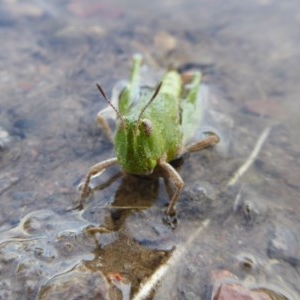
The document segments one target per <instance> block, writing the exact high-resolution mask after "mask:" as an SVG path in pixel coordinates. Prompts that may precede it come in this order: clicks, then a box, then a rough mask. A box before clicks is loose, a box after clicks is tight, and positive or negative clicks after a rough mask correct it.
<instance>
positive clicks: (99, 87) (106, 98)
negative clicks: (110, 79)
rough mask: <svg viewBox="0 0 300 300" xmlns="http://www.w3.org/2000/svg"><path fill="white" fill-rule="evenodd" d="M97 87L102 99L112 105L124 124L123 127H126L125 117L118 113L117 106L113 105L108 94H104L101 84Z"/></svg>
mask: <svg viewBox="0 0 300 300" xmlns="http://www.w3.org/2000/svg"><path fill="white" fill-rule="evenodd" d="M96 86H97V88H98V90H99V92H100V93H101V95H102V97H103V98H104V99H105V100H106V102H107V103H108V104H109V105H110V107H111V108H112V109H113V110H114V111H115V112H116V114H117V116H118V117H119V119H120V120H121V122H122V125H123V126H124V127H125V122H124V119H123V117H122V116H121V114H120V113H119V112H118V110H117V109H116V108H115V106H114V105H113V104H112V103H111V101H110V100H109V99H108V97H107V96H106V94H105V93H104V91H103V89H102V87H101V86H100V84H98V83H96Z"/></svg>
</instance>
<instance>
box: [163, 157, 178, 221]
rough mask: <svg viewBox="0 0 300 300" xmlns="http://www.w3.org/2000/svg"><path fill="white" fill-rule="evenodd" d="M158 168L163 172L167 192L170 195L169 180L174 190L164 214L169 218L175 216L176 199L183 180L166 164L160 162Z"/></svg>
mask: <svg viewBox="0 0 300 300" xmlns="http://www.w3.org/2000/svg"><path fill="white" fill-rule="evenodd" d="M158 166H159V167H160V168H161V169H163V171H164V180H165V183H166V188H167V192H168V194H169V195H170V194H171V187H170V185H169V180H171V181H173V183H174V185H175V187H176V190H175V192H174V193H173V195H172V197H170V203H169V206H168V208H167V210H166V214H167V215H169V216H173V215H175V204H176V202H177V201H178V198H179V196H180V194H181V192H182V189H183V185H184V183H183V180H182V178H181V177H180V175H179V174H178V172H177V171H176V170H175V169H174V168H173V167H172V166H171V165H170V164H168V163H166V162H162V161H160V162H159V164H158Z"/></svg>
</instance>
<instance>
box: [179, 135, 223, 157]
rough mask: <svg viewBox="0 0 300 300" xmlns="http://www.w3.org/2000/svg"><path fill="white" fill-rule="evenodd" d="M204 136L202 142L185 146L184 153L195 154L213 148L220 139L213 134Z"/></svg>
mask: <svg viewBox="0 0 300 300" xmlns="http://www.w3.org/2000/svg"><path fill="white" fill-rule="evenodd" d="M206 135H207V136H206V137H205V138H204V139H203V140H201V141H198V142H196V143H192V144H190V145H187V146H186V147H185V151H184V152H188V153H190V152H197V151H200V150H202V149H204V148H207V147H210V146H213V145H215V144H217V143H218V142H219V141H220V138H219V137H218V136H217V135H216V134H215V133H213V132H206Z"/></svg>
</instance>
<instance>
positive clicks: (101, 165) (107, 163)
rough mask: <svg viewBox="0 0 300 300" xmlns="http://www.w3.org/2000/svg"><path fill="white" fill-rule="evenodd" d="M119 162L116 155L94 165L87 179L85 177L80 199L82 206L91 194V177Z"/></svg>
mask: <svg viewBox="0 0 300 300" xmlns="http://www.w3.org/2000/svg"><path fill="white" fill-rule="evenodd" d="M117 162H118V160H117V158H116V157H114V158H110V159H107V160H104V161H102V162H100V163H98V164H96V165H93V166H92V167H91V168H90V170H89V172H88V174H87V176H86V179H85V182H84V184H83V188H82V192H81V200H80V206H81V207H82V205H83V202H84V201H85V200H86V199H87V198H88V197H89V195H90V191H91V190H90V187H89V184H90V181H91V178H92V177H93V176H95V175H100V174H101V173H102V172H103V171H105V169H107V168H109V167H111V166H113V165H115V164H116V163H117Z"/></svg>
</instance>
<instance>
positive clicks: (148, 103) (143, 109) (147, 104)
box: [136, 81, 162, 130]
mask: <svg viewBox="0 0 300 300" xmlns="http://www.w3.org/2000/svg"><path fill="white" fill-rule="evenodd" d="M161 85H162V81H161V82H160V83H159V84H158V86H157V87H156V89H155V91H154V94H153V95H152V97H151V98H150V100H149V101H148V102H147V103H146V105H145V106H144V107H143V108H142V110H141V113H140V115H139V117H138V120H137V123H136V130H137V127H138V124H139V122H140V119H141V117H142V114H143V113H144V111H145V110H146V108H147V107H148V106H149V105H150V104H151V103H152V102H153V100H154V99H155V98H156V96H157V94H158V93H159V90H160V88H161Z"/></svg>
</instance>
